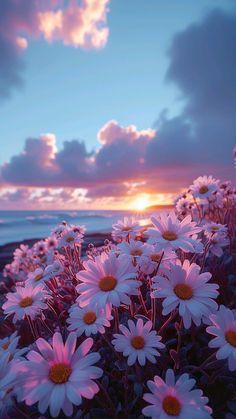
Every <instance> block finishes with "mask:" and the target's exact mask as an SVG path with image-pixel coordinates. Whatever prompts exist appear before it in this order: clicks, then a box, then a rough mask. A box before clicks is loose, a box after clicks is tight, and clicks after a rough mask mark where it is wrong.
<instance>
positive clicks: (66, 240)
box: [58, 228, 83, 249]
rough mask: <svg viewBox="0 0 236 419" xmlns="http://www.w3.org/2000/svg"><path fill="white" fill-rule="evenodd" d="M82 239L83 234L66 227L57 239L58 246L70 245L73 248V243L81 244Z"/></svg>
mask: <svg viewBox="0 0 236 419" xmlns="http://www.w3.org/2000/svg"><path fill="white" fill-rule="evenodd" d="M82 241H83V234H81V233H79V232H77V231H74V230H73V229H71V228H66V229H65V230H63V232H62V233H61V237H60V238H59V239H58V247H70V248H71V249H73V248H74V245H76V244H77V245H81V243H82Z"/></svg>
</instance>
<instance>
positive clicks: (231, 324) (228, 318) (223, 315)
mask: <svg viewBox="0 0 236 419" xmlns="http://www.w3.org/2000/svg"><path fill="white" fill-rule="evenodd" d="M210 320H211V323H212V324H213V326H209V327H207V329H206V331H207V332H208V333H210V334H211V335H214V336H215V338H214V339H212V340H211V341H210V342H209V347H210V348H220V349H219V350H218V351H217V352H216V358H217V359H228V365H229V370H230V371H235V370H236V311H235V310H230V309H229V308H226V307H225V306H223V305H221V306H220V308H219V311H218V312H217V313H216V314H211V315H210Z"/></svg>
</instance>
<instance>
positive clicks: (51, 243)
mask: <svg viewBox="0 0 236 419" xmlns="http://www.w3.org/2000/svg"><path fill="white" fill-rule="evenodd" d="M57 243H58V240H57V238H56V236H55V235H54V234H52V235H51V236H49V237H48V238H47V239H46V240H45V244H46V246H47V249H48V250H52V249H55V248H56V247H57Z"/></svg>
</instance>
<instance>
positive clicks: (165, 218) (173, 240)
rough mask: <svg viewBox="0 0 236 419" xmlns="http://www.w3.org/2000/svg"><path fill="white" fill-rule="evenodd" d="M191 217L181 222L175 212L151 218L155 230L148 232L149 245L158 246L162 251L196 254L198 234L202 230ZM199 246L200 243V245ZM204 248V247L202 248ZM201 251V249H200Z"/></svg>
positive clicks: (151, 229)
mask: <svg viewBox="0 0 236 419" xmlns="http://www.w3.org/2000/svg"><path fill="white" fill-rule="evenodd" d="M191 219H192V218H191V215H188V216H187V217H185V218H184V219H183V220H182V221H180V220H179V219H178V218H177V216H176V215H175V213H174V212H171V213H170V214H165V213H162V214H160V215H159V216H158V218H156V217H151V221H152V223H153V225H154V228H150V229H148V230H147V234H148V236H149V240H148V242H149V243H152V244H156V245H157V246H159V248H160V250H162V249H166V248H167V249H174V250H176V249H182V250H183V251H184V252H192V253H195V252H196V241H197V240H196V234H197V233H199V232H200V231H201V230H202V228H201V227H197V226H196V223H195V222H192V221H191ZM198 246H199V243H198ZM201 247H203V245H202V246H201ZM198 250H199V249H198Z"/></svg>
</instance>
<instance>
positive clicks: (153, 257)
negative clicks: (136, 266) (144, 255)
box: [151, 253, 161, 262]
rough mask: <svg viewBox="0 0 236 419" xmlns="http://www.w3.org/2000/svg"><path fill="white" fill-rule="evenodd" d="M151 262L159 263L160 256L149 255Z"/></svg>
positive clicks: (155, 254) (156, 254)
mask: <svg viewBox="0 0 236 419" xmlns="http://www.w3.org/2000/svg"><path fill="white" fill-rule="evenodd" d="M151 260H152V262H160V260H161V255H159V254H158V253H153V255H151Z"/></svg>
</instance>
